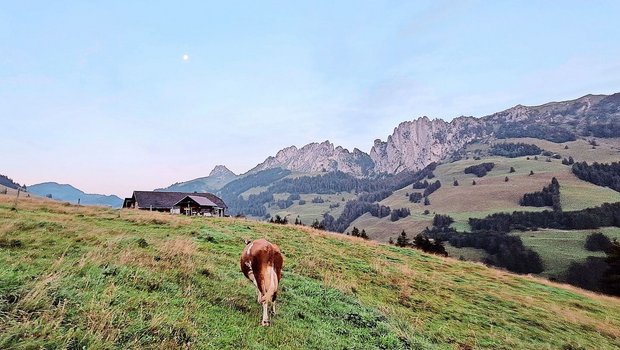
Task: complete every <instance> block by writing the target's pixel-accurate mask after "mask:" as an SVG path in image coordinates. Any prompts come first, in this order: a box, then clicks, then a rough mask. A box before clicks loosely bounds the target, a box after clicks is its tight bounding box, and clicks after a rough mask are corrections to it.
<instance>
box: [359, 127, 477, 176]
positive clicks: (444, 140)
mask: <svg viewBox="0 0 620 350" xmlns="http://www.w3.org/2000/svg"><path fill="white" fill-rule="evenodd" d="M479 123H480V122H479V121H478V120H476V119H475V118H469V117H459V118H456V119H454V120H453V121H452V122H449V123H448V122H446V121H444V120H441V119H433V120H430V119H429V118H428V117H421V118H418V119H415V120H412V121H406V122H402V123H400V124H399V125H398V127H396V128H395V129H394V132H393V133H392V135H390V136H388V138H387V141H385V142H383V141H381V140H375V142H374V146H373V147H372V149H371V150H370V158H371V159H372V161H373V162H374V163H375V169H374V170H375V172H378V173H382V172H385V173H390V174H395V173H399V172H401V171H405V170H418V169H422V168H424V167H425V166H427V165H428V164H430V163H432V162H436V161H440V160H442V159H444V158H446V157H447V156H449V155H450V154H452V153H453V152H454V151H457V150H459V149H461V148H462V147H463V146H464V145H465V144H467V143H468V142H470V141H472V140H474V139H475V138H477V137H480V136H481V135H480V133H481V132H480V131H478V129H481V128H476V126H477V124H479Z"/></svg>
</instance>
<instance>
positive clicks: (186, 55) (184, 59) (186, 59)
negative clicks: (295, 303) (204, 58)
mask: <svg viewBox="0 0 620 350" xmlns="http://www.w3.org/2000/svg"><path fill="white" fill-rule="evenodd" d="M188 60H189V55H188V54H186V53H184V54H183V61H188Z"/></svg>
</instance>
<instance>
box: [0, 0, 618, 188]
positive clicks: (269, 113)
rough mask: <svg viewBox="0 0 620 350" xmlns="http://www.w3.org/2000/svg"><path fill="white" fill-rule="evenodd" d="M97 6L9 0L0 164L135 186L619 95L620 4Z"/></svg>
mask: <svg viewBox="0 0 620 350" xmlns="http://www.w3.org/2000/svg"><path fill="white" fill-rule="evenodd" d="M97 3H98V4H95V1H88V2H86V1H13V2H8V1H7V2H3V4H2V6H0V121H1V122H2V123H1V127H2V131H3V133H2V136H1V137H0V145H1V146H2V149H3V150H5V151H4V152H3V155H2V158H1V159H2V161H1V162H0V164H1V165H0V173H3V174H6V175H8V176H10V177H12V178H14V179H15V180H16V181H19V182H25V183H26V184H34V183H37V182H42V181H57V182H62V183H70V184H73V185H75V186H76V187H78V188H80V189H83V190H85V191H87V192H98V193H105V194H110V193H114V194H117V195H119V196H127V195H129V194H130V193H131V190H133V189H153V188H155V187H161V186H166V185H169V184H171V183H173V182H177V181H182V180H188V179H192V178H196V177H200V176H205V175H207V174H208V173H209V171H210V170H211V168H213V166H215V165H216V164H225V165H227V166H228V167H229V168H230V169H231V170H233V171H235V172H238V173H239V172H245V171H247V170H249V169H250V168H251V167H253V166H254V165H256V164H257V163H259V162H262V161H263V160H264V158H265V157H267V156H269V155H272V154H274V153H275V152H276V151H277V150H279V149H281V148H283V147H286V146H289V145H292V144H294V145H297V146H302V145H304V144H306V143H309V142H313V141H323V140H326V139H329V140H330V141H332V142H334V143H335V144H336V145H342V146H344V147H347V148H349V149H352V148H353V147H357V148H360V149H361V150H363V151H366V152H368V151H369V150H370V147H371V146H372V142H373V140H374V139H376V138H381V139H385V138H386V137H387V135H389V134H390V133H391V132H392V131H393V128H394V127H395V126H396V125H398V123H399V122H401V121H404V120H411V119H414V118H417V117H420V116H423V115H427V116H429V117H432V118H443V119H446V120H450V119H452V118H454V117H456V116H459V115H474V116H483V115H486V114H490V113H493V112H496V111H499V110H502V109H506V108H509V107H511V106H513V105H515V104H519V103H521V104H526V105H535V104H540V103H544V102H548V101H553V100H565V99H572V98H577V97H580V96H582V95H585V94H588V93H613V92H618V91H620V24H619V23H620V22H619V21H618V18H617V17H618V14H619V13H620V2H618V1H590V2H585V1H570V2H569V1H514V2H511V1H454V2H451V1H443V2H439V1H428V2H423V1H402V2H399V1H385V2H383V1H308V2H305V4H302V3H301V2H292V1H279V2H265V1H260V2H259V1H247V2H245V1H244V2H242V1H239V2H224V1H218V2H206V1H169V2H164V1H98V2H97ZM295 3H297V4H295ZM183 54H188V55H189V60H188V61H184V60H183V59H182V56H183Z"/></svg>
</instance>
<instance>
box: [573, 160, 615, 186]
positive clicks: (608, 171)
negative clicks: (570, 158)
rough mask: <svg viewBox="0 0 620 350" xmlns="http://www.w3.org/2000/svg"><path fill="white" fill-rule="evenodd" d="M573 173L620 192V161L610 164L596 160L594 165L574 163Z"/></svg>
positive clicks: (582, 178)
mask: <svg viewBox="0 0 620 350" xmlns="http://www.w3.org/2000/svg"><path fill="white" fill-rule="evenodd" d="M573 174H575V176H577V177H578V178H580V179H581V180H584V181H588V182H591V183H593V184H595V185H598V186H605V187H609V188H611V189H613V190H615V191H618V192H620V162H613V163H610V164H607V163H597V162H594V163H592V165H588V163H586V162H577V163H575V164H573Z"/></svg>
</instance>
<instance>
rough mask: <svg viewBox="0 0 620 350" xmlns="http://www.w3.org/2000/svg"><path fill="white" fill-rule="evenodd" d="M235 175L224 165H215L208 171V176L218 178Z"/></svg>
mask: <svg viewBox="0 0 620 350" xmlns="http://www.w3.org/2000/svg"><path fill="white" fill-rule="evenodd" d="M235 176H237V175H236V174H235V173H233V172H232V171H230V169H228V168H227V167H226V166H225V165H216V166H215V168H213V170H211V172H210V173H209V177H219V178H227V177H235Z"/></svg>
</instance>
